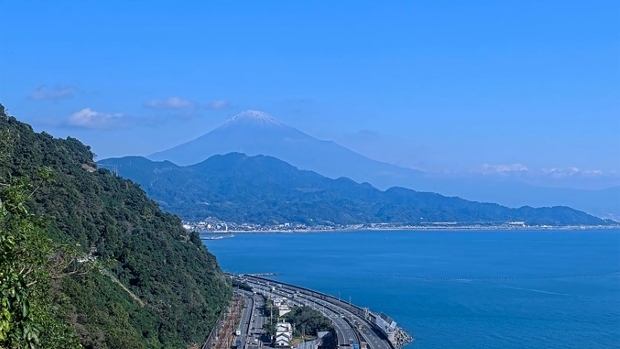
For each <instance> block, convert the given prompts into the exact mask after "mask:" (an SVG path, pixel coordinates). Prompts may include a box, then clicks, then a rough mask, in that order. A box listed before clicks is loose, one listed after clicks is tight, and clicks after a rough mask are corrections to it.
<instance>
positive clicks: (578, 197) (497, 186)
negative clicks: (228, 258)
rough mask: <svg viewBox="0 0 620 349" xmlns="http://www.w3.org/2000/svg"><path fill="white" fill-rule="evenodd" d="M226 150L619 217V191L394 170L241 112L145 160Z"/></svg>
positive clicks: (377, 181) (335, 174)
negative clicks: (554, 186)
mask: <svg viewBox="0 0 620 349" xmlns="http://www.w3.org/2000/svg"><path fill="white" fill-rule="evenodd" d="M256 120H268V122H261V121H259V122H255V121H256ZM230 152H240V153H244V154H248V155H269V156H274V157H276V158H278V159H281V160H283V161H286V162H288V163H290V164H292V165H293V166H295V167H297V168H299V169H306V170H312V171H316V172H317V173H319V174H321V175H323V176H326V177H329V178H339V177H347V178H351V179H353V180H355V181H357V182H368V183H370V184H372V185H373V186H375V187H377V188H379V189H382V190H385V189H388V188H390V187H393V186H401V187H405V188H410V189H414V190H418V191H432V192H439V193H441V194H444V195H447V196H459V197H463V198H467V199H470V200H475V201H486V202H498V203H500V204H502V205H505V206H509V207H520V206H523V205H532V206H556V205H566V206H571V207H575V208H577V209H579V210H583V211H586V212H588V213H591V214H595V215H598V216H600V217H604V218H616V219H617V218H620V190H614V189H613V188H612V189H604V190H599V191H593V190H585V189H570V188H553V187H543V186H537V185H531V184H526V183H523V182H521V181H518V180H499V179H494V180H490V179H488V178H482V177H475V178H470V177H446V176H442V175H437V174H432V173H428V172H423V171H420V170H414V169H410V168H405V167H400V166H397V165H393V164H389V163H386V162H382V161H377V160H373V159H371V158H368V157H366V156H364V155H362V154H360V153H358V152H355V151H353V150H351V149H349V148H346V147H344V146H342V145H340V144H338V143H336V142H334V141H328V140H320V139H318V138H315V137H313V136H311V135H309V134H307V133H304V132H302V131H300V130H298V129H296V128H294V127H291V126H288V125H286V124H284V123H282V122H280V121H278V120H276V119H274V118H272V117H271V116H269V115H267V114H266V113H263V112H259V111H246V112H242V113H240V114H238V115H236V116H234V117H233V118H231V119H229V120H228V121H226V122H225V123H223V124H222V125H220V126H218V127H216V128H215V129H213V130H211V131H210V132H207V133H205V134H204V135H202V136H200V137H198V138H195V139H193V140H190V141H188V142H185V143H183V144H180V145H177V146H174V147H172V148H170V149H167V150H163V151H160V152H156V153H153V154H151V155H148V156H147V158H149V159H150V160H153V161H163V160H170V161H172V162H173V163H175V164H177V165H180V166H188V165H193V164H197V163H199V162H202V161H204V160H206V159H207V158H209V157H211V156H213V155H217V154H227V153H230Z"/></svg>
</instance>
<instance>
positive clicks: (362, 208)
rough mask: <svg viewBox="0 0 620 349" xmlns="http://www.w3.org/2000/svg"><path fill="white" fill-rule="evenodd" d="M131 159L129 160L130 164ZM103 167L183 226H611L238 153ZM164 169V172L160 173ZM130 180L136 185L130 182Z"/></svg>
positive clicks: (582, 216)
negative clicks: (189, 161)
mask: <svg viewBox="0 0 620 349" xmlns="http://www.w3.org/2000/svg"><path fill="white" fill-rule="evenodd" d="M131 159H133V158H131ZM131 159H127V158H113V159H104V160H101V161H100V162H99V163H100V164H103V165H114V166H116V167H117V168H118V170H119V173H120V174H121V175H127V176H128V177H129V178H131V179H132V180H134V181H136V182H137V183H139V184H140V185H141V186H142V188H143V189H144V190H145V191H146V192H147V193H148V194H149V196H151V197H152V198H153V199H155V200H156V201H158V202H159V204H160V205H161V206H162V208H164V209H165V210H168V211H170V212H175V213H177V214H179V215H180V216H181V217H182V218H183V219H184V220H188V221H191V220H193V221H196V220H201V219H204V218H206V217H215V218H218V219H220V220H223V221H228V222H236V223H260V224H279V223H303V224H309V225H313V224H358V223H390V222H398V223H407V224H424V223H427V222H446V221H458V222H463V223H485V224H491V223H505V222H508V221H524V222H526V223H527V224H530V225H541V224H546V225H555V226H558V225H580V224H582V225H606V224H608V222H606V221H604V220H602V219H600V218H597V217H593V216H591V215H588V214H586V213H584V212H581V211H577V210H574V209H572V208H568V207H561V206H558V207H551V208H538V209H536V208H531V207H527V206H524V207H521V208H518V209H512V208H507V207H503V206H501V205H498V204H494V203H479V202H472V201H467V200H464V199H461V198H458V197H446V196H443V195H440V194H437V193H430V192H416V191H414V190H411V189H408V188H402V187H393V188H389V189H388V190H386V191H381V190H379V189H377V188H375V187H373V186H371V185H370V184H368V183H361V184H360V183H357V182H355V181H353V180H352V179H349V178H345V177H340V178H337V179H330V178H327V177H324V176H321V175H320V174H318V173H316V172H314V171H308V170H300V169H297V168H296V167H294V166H292V165H290V164H288V163H286V162H284V161H282V160H279V159H277V158H275V157H271V156H264V155H257V156H247V155H245V154H241V153H229V154H225V155H214V156H212V157H210V158H209V159H207V160H205V161H203V162H201V163H198V164H194V165H191V166H177V167H173V166H172V167H171V166H170V165H168V163H163V162H162V163H156V162H152V161H151V162H150V163H149V162H148V160H141V161H147V162H146V163H147V164H148V166H146V167H145V168H148V169H150V170H148V171H142V170H141V167H140V166H138V168H137V169H136V168H134V167H136V166H134V165H133V164H134V163H137V162H136V161H135V160H131ZM160 166H161V167H163V168H165V169H166V170H165V171H161V168H160ZM132 174H134V177H132Z"/></svg>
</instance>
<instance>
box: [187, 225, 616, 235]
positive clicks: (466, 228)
mask: <svg viewBox="0 0 620 349" xmlns="http://www.w3.org/2000/svg"><path fill="white" fill-rule="evenodd" d="M614 229H620V225H615V226H557V227H556V226H553V227H548V226H547V227H542V226H527V227H506V226H488V227H485V226H462V227H415V226H414V227H385V228H384V227H375V228H342V229H338V228H334V229H267V230H230V229H229V230H221V231H220V230H216V231H198V233H199V234H204V235H211V234H220V235H221V234H261V233H265V234H273V233H282V234H294V233H295V234H299V233H334V232H338V233H353V232H376V231H403V230H410V231H472V230H488V231H492V230H495V231H580V230H614Z"/></svg>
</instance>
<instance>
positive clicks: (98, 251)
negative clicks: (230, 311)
mask: <svg viewBox="0 0 620 349" xmlns="http://www.w3.org/2000/svg"><path fill="white" fill-rule="evenodd" d="M0 137H1V143H0V147H1V148H0V183H1V184H2V185H1V186H0V195H1V196H0V199H1V200H2V201H1V202H0V203H3V205H0V207H1V208H2V209H3V214H2V216H1V217H0V218H2V225H0V228H1V229H2V231H0V234H1V237H2V238H1V239H0V267H1V268H2V269H0V297H2V298H1V299H0V302H2V305H3V307H4V308H5V309H8V311H11V309H12V308H11V307H9V305H11V306H12V307H13V308H14V307H15V306H16V305H20V306H22V305H24V304H27V303H28V302H26V301H23V300H22V298H28V297H30V301H29V302H31V303H32V304H33V309H34V308H35V307H34V306H37V307H39V308H38V309H42V312H43V313H46V314H49V319H47V320H46V321H47V322H45V321H42V320H41V321H40V319H39V320H38V319H36V318H24V319H25V320H27V321H26V322H25V323H28V321H30V322H31V323H32V325H33V327H32V328H34V329H35V330H37V326H39V327H41V326H42V325H41V324H45V323H47V324H48V325H49V323H50V322H53V320H54V319H56V320H59V321H61V322H64V323H67V324H69V326H67V327H63V329H62V331H64V332H62V331H57V332H59V333H60V332H62V333H61V334H60V335H58V336H57V337H63V338H65V339H66V338H69V339H70V337H72V333H73V334H74V335H75V336H76V338H77V339H78V340H79V342H80V343H81V344H82V345H83V347H86V348H184V347H188V345H190V344H193V343H196V342H201V341H202V340H203V339H204V338H205V337H206V335H208V333H209V331H210V329H211V327H212V326H213V324H214V323H215V320H216V318H217V316H218V315H219V313H220V312H221V311H222V310H223V308H224V307H225V305H226V304H227V302H228V300H229V299H230V296H231V288H230V286H229V285H228V284H227V282H226V279H225V277H224V276H223V274H222V272H221V270H220V269H219V267H218V265H217V261H216V259H215V257H214V256H213V255H211V254H210V253H209V252H208V251H207V250H206V248H205V247H204V245H203V244H202V243H201V241H200V238H199V236H198V235H197V234H196V233H188V232H186V231H185V230H184V229H183V228H182V226H181V221H180V220H179V218H178V217H176V216H174V215H172V214H169V213H165V212H162V211H161V210H160V208H159V207H158V205H157V203H155V202H154V201H152V200H150V199H148V198H147V197H146V195H145V193H144V192H143V191H142V190H141V189H140V188H139V186H138V185H136V184H134V183H132V182H131V181H130V180H126V179H122V178H120V177H117V176H115V175H114V174H112V173H110V172H109V171H107V170H102V169H96V164H95V162H94V161H93V153H92V152H91V151H90V148H89V147H88V146H85V145H83V144H82V143H81V142H80V141H78V140H77V139H74V138H67V139H55V138H53V137H52V136H50V135H49V134H46V133H44V132H43V133H35V132H34V131H33V130H32V128H31V127H30V126H29V125H27V124H24V123H22V122H19V121H18V120H17V119H15V118H14V117H10V116H7V115H6V114H5V112H4V108H3V107H2V106H1V105H0ZM20 200H21V201H23V202H24V203H25V204H22V203H21V202H20ZM12 203H15V204H14V205H13V206H11V204H12ZM21 212H27V214H25V213H24V215H23V217H22V216H21ZM20 217H21V218H20ZM24 217H25V218H24ZM22 218H23V219H22ZM19 219H21V220H19ZM30 221H32V222H35V223H32V224H30V223H29V222H30ZM15 222H17V223H19V224H21V225H19V224H16V223H15ZM23 222H26V223H28V224H26V223H23ZM22 223H23V224H22ZM23 227H31V228H32V227H33V228H32V229H30V228H29V230H26V229H22V228H23ZM25 234H30V235H25ZM24 237H29V238H24ZM32 237H37V238H38V237H41V238H42V239H44V240H45V239H47V238H48V237H49V240H46V241H44V242H45V243H41V244H38V245H36V244H35V245H32V243H33V240H32V239H31V238H32ZM15 239H17V240H15ZM19 239H21V240H19ZM15 241H17V243H16V242H15ZM29 241H30V243H31V244H30V245H28V243H29ZM20 244H21V245H20ZM28 246H31V247H32V246H34V247H37V248H39V247H41V248H48V250H47V251H46V253H45V254H44V256H45V258H46V259H47V260H46V261H41V265H42V266H44V267H45V268H39V270H40V271H41V275H40V277H41V278H42V279H41V280H42V281H41V284H47V285H48V286H49V287H48V288H47V289H43V290H41V289H37V290H36V292H35V291H33V290H34V289H32V290H30V289H28V288H26V287H32V286H31V285H29V284H28V283H26V282H22V283H20V282H21V281H19V280H22V279H23V280H26V279H27V277H31V275H34V274H27V275H23V274H25V273H24V271H23V270H22V269H20V268H19V265H18V264H16V263H18V262H20V263H22V262H23V263H26V264H24V265H27V263H29V262H31V261H30V259H28V258H30V255H29V254H28V255H24V254H23V253H22V254H21V255H20V254H16V251H18V249H17V247H20V248H22V250H28V248H25V247H28ZM34 252H36V251H34ZM34 252H33V253H32V255H36V253H34ZM11 253H12V254H11ZM23 263H22V264H23ZM15 270H16V271H15ZM11 272H13V274H14V276H15V279H14V280H13V279H10V278H9V276H10V275H12V274H11ZM20 273H21V274H20ZM11 280H13V281H11ZM15 280H17V281H15ZM23 280H22V281H23ZM35 281H36V279H35ZM15 285H17V286H15ZM11 287H13V288H11ZM15 290H21V291H19V292H22V293H23V295H24V297H22V298H20V297H21V296H20V297H17V298H16V297H15V294H16V293H15V292H16V291H15ZM37 292H38V293H37ZM39 298H41V299H44V300H45V301H39V300H38V299H39ZM24 307H25V306H24ZM24 309H25V308H24ZM7 313H8V312H5V313H3V312H0V315H1V314H5V315H6V314H7ZM20 314H21V312H20ZM50 319H51V320H50ZM22 320H23V319H22ZM18 321H19V317H15V316H13V317H12V318H9V317H7V316H0V347H18V346H17V343H19V341H20V340H22V339H23V340H26V341H28V339H27V338H26V337H27V334H26V333H25V332H24V331H23V329H20V328H19V326H17V325H19V324H18ZM3 326H4V327H3ZM43 330H45V329H43ZM39 332H40V331H39ZM39 332H37V331H34V332H33V333H35V334H36V333H39ZM44 332H45V331H43V332H40V335H38V337H39V344H37V346H36V347H43V348H53V347H58V343H65V342H62V340H63V339H62V338H60V339H59V340H60V342H55V343H52V342H50V341H47V339H46V338H45V336H43V335H42V334H43V333H44ZM3 336H4V338H3ZM11 336H13V337H11ZM30 342H31V343H34V342H36V340H35V341H34V342H33V341H32V340H31V339H30ZM70 342H71V341H70V340H67V341H66V343H70ZM67 345H68V344H67Z"/></svg>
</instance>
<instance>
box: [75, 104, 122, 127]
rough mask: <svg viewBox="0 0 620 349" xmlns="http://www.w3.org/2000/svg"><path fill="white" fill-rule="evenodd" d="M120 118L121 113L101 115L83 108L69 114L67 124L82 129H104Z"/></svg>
mask: <svg viewBox="0 0 620 349" xmlns="http://www.w3.org/2000/svg"><path fill="white" fill-rule="evenodd" d="M122 117H123V114H121V113H115V114H111V113H102V112H98V111H95V110H92V109H90V108H84V109H82V110H80V111H77V112H75V113H73V114H71V116H69V119H68V120H67V124H69V125H71V126H76V127H83V128H92V129H104V128H110V127H112V126H114V125H115V124H116V123H117V122H118V121H119V120H120V118H122Z"/></svg>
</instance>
